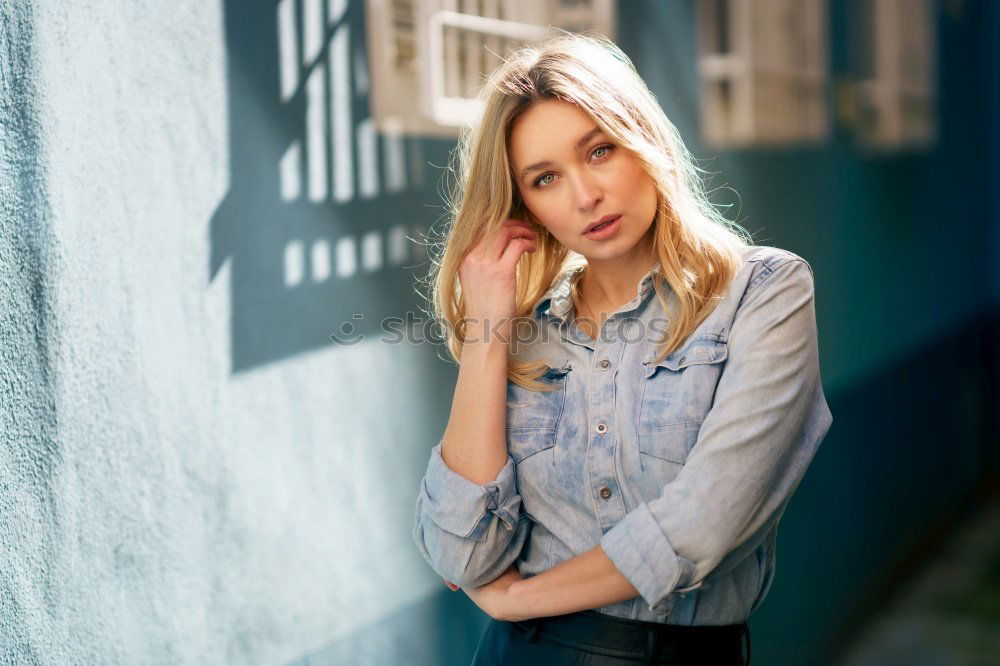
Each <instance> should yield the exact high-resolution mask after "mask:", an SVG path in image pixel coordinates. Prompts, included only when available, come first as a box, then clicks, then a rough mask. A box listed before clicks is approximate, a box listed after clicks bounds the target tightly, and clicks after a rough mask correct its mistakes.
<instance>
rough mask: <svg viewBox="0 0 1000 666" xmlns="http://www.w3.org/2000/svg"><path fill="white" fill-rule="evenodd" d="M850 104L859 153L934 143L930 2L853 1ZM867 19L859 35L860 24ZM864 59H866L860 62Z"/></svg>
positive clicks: (933, 47)
mask: <svg viewBox="0 0 1000 666" xmlns="http://www.w3.org/2000/svg"><path fill="white" fill-rule="evenodd" d="M849 7H850V8H851V9H852V14H851V22H852V26H853V28H854V33H853V34H854V35H855V37H856V39H865V42H864V43H858V44H857V48H856V49H854V50H852V54H854V58H853V62H852V68H853V69H854V84H855V85H854V91H853V92H854V95H853V102H854V105H853V108H852V109H850V115H851V116H852V118H851V120H853V123H852V124H853V127H854V132H855V137H856V141H857V146H858V148H859V149H861V150H863V151H870V152H897V151H900V150H926V149H929V148H931V147H933V145H934V144H935V143H936V142H937V44H936V42H937V38H936V34H935V27H936V21H935V11H934V7H935V3H934V0H852V3H851V4H850V5H849ZM861 21H865V22H870V23H869V24H868V26H867V27H868V29H867V31H866V32H865V37H861V36H860V34H861V30H860V27H861V26H860V25H859V22H861ZM862 61H865V62H862Z"/></svg>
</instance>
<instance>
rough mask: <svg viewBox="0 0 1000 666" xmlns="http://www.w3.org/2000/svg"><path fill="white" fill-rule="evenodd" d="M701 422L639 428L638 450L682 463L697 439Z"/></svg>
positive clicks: (655, 456) (685, 460)
mask: <svg viewBox="0 0 1000 666" xmlns="http://www.w3.org/2000/svg"><path fill="white" fill-rule="evenodd" d="M699 430H701V423H696V422H686V423H676V424H674V425H671V426H666V427H663V428H642V429H640V430H639V451H640V452H642V453H645V454H647V455H650V456H653V457H654V458H660V459H661V460H669V461H670V462H672V463H677V464H679V465H683V464H684V463H685V462H687V457H688V452H689V451H690V450H691V448H692V447H693V446H694V443H695V441H696V440H697V439H698V431H699Z"/></svg>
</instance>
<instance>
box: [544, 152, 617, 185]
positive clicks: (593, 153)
mask: <svg viewBox="0 0 1000 666" xmlns="http://www.w3.org/2000/svg"><path fill="white" fill-rule="evenodd" d="M614 147H615V146H614V144H611V143H606V144H604V145H601V146H598V147H596V148H594V150H592V151H591V152H590V154H591V155H597V151H599V150H603V151H605V152H604V153H603V154H601V155H597V159H601V158H603V157H605V156H606V155H607V154H608V152H610V151H611V150H612V149H613V148H614ZM553 175H555V174H553V173H551V172H549V173H543V174H542V175H541V176H539V177H538V178H536V179H535V182H534V183H533V185H534V186H535V187H540V186H542V187H543V185H542V179H543V178H547V177H549V176H553ZM551 182H552V181H549V182H548V183H545V185H548V184H549V183H551Z"/></svg>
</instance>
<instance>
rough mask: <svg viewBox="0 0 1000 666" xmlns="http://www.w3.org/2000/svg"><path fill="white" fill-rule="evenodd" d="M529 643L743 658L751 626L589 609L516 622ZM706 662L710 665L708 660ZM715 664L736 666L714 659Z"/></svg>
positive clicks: (649, 657) (646, 654)
mask: <svg viewBox="0 0 1000 666" xmlns="http://www.w3.org/2000/svg"><path fill="white" fill-rule="evenodd" d="M513 624H514V625H515V626H517V627H518V628H519V629H521V630H522V631H523V632H524V634H525V638H526V639H527V640H528V641H529V642H535V641H536V640H538V639H539V638H540V637H544V638H546V639H548V640H552V641H555V642H557V643H562V644H564V645H569V646H571V647H574V648H577V649H583V650H587V651H589V652H592V653H594V654H600V655H603V656H608V657H622V658H631V659H645V660H646V663H655V662H654V661H653V660H655V659H656V658H657V656H658V655H659V656H660V657H684V656H690V657H693V658H697V659H703V658H705V657H707V656H709V655H714V654H719V655H733V656H736V655H741V654H742V644H743V643H742V641H743V637H744V636H746V641H747V659H748V661H747V662H746V663H749V656H750V627H749V626H748V625H747V623H746V622H744V623H742V624H729V625H712V626H710V625H677V624H664V623H661V622H645V621H642V620H627V619H625V618H620V617H614V616H612V615H607V614H605V613H598V612H597V611H593V610H586V611H580V612H578V613H570V614H568V615H558V616H555V617H541V618H534V619H531V620H524V621H520V622H514V623H513ZM706 663H709V662H706ZM715 663H719V664H722V663H740V662H733V661H729V660H726V661H718V662H715Z"/></svg>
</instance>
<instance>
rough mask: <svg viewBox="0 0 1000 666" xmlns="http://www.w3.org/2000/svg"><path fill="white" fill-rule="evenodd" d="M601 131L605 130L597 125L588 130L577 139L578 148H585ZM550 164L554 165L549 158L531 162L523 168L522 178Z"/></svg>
mask: <svg viewBox="0 0 1000 666" xmlns="http://www.w3.org/2000/svg"><path fill="white" fill-rule="evenodd" d="M601 132H603V130H602V129H601V128H600V127H597V126H595V127H594V128H593V129H592V130H590V131H589V132H587V133H586V134H584V135H583V136H581V137H580V138H579V139H577V140H576V149H577V150H580V149H581V148H583V147H584V145H586V143H587V142H588V141H590V140H591V139H593V138H594V137H595V136H596V135H598V134H600V133H601ZM550 166H552V162H549V161H547V160H546V161H544V162H535V163H534V164H529V165H528V166H526V167H524V168H523V169H521V180H524V178H525V177H526V176H527V175H528V174H529V173H531V172H532V171H538V170H539V169H544V168H545V167H550Z"/></svg>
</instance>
